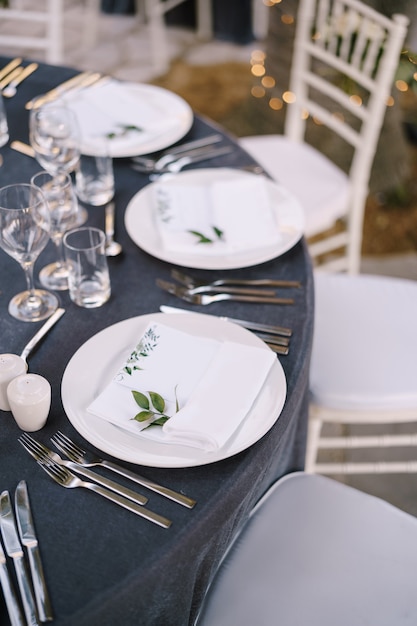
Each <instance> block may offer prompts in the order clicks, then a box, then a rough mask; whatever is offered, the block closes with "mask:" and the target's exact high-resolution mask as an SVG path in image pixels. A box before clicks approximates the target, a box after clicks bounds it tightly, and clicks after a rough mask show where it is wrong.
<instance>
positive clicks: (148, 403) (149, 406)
mask: <svg viewBox="0 0 417 626" xmlns="http://www.w3.org/2000/svg"><path fill="white" fill-rule="evenodd" d="M147 393H148V395H149V398H148V397H147V396H146V395H145V394H144V393H141V392H140V391H134V390H132V395H133V398H134V399H135V402H136V404H137V405H138V406H139V407H140V408H141V409H142V411H140V412H139V413H137V414H136V415H135V417H133V418H132V419H134V420H136V421H137V422H146V421H148V420H152V421H151V422H150V423H149V424H148V425H147V426H145V428H149V426H163V425H164V424H165V422H167V421H168V420H169V418H170V416H169V415H167V414H166V413H165V412H164V411H165V407H166V402H165V400H164V398H163V397H162V396H161V395H160V394H159V393H156V391H148V392H147ZM178 410H179V406H178V399H177V397H176V395H175V412H177V411H178ZM143 430H145V429H143Z"/></svg>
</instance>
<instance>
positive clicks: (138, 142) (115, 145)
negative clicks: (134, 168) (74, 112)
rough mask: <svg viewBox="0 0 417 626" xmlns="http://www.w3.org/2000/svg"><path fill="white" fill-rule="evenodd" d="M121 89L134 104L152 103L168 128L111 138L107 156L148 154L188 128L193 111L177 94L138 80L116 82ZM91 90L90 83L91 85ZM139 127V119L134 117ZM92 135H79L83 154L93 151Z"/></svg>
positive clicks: (173, 141) (183, 133)
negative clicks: (133, 81)
mask: <svg viewBox="0 0 417 626" xmlns="http://www.w3.org/2000/svg"><path fill="white" fill-rule="evenodd" d="M117 86H118V88H119V89H120V91H121V92H123V91H126V92H127V93H128V95H129V97H130V98H132V97H133V98H137V100H138V103H139V102H143V101H146V102H147V104H148V105H150V106H152V108H153V110H154V112H155V111H157V112H158V113H159V114H160V117H161V125H162V124H163V125H165V124H166V123H167V122H168V121H172V128H171V127H170V129H169V130H168V131H166V132H163V133H161V132H155V133H154V134H153V136H151V137H149V135H148V137H147V140H145V141H143V139H141V136H140V133H134V132H133V133H129V135H126V136H124V137H115V138H114V139H112V140H111V141H110V142H109V151H110V156H112V157H115V158H117V157H132V156H136V155H138V156H139V155H141V154H148V153H151V152H157V151H158V150H163V149H164V148H167V147H168V146H171V145H172V144H174V143H176V142H177V141H179V140H180V139H181V138H182V137H184V135H186V134H187V133H188V131H189V130H190V128H191V126H192V124H193V120H194V114H193V111H192V109H191V107H190V105H189V104H188V103H187V102H186V101H185V100H184V99H183V98H181V97H180V96H178V95H177V94H175V93H173V92H172V91H168V90H167V89H164V88H163V87H156V86H154V85H146V84H139V83H128V82H120V83H117ZM91 89H94V86H92V87H91ZM66 104H67V106H68V107H69V108H71V98H68V99H67V100H66ZM138 125H139V126H140V120H138ZM92 146H94V138H92V137H89V136H88V135H87V136H85V135H84V136H83V137H81V151H82V152H83V153H84V154H92V153H94V148H93V147H92Z"/></svg>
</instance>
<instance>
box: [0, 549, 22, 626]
mask: <svg viewBox="0 0 417 626" xmlns="http://www.w3.org/2000/svg"><path fill="white" fill-rule="evenodd" d="M0 584H1V587H2V589H3V596H4V599H5V602H6V607H7V612H8V614H9V617H10V622H11V625H12V626H26V621H25V619H24V617H23V613H22V611H21V610H20V605H19V601H18V599H17V596H16V592H15V590H14V587H13V584H12V581H11V579H10V575H9V570H8V569H7V565H6V557H5V554H4V552H3V548H2V547H1V543H0Z"/></svg>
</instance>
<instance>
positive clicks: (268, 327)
mask: <svg viewBox="0 0 417 626" xmlns="http://www.w3.org/2000/svg"><path fill="white" fill-rule="evenodd" d="M159 310H160V311H161V313H192V314H193V315H199V313H195V312H194V311H189V310H188V309H180V308H178V307H174V306H167V305H166V304H161V306H160V307H159ZM204 315H205V314H204ZM215 317H217V318H218V319H220V320H223V321H224V322H233V324H238V325H239V326H243V327H244V328H247V329H248V330H258V331H259V332H264V333H270V334H272V335H280V336H282V337H291V335H292V330H291V328H285V327H283V326H273V325H272V324H259V323H258V322H249V321H247V320H238V319H235V318H234V317H224V316H222V315H216V316H215Z"/></svg>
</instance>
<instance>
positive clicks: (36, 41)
mask: <svg viewBox="0 0 417 626" xmlns="http://www.w3.org/2000/svg"><path fill="white" fill-rule="evenodd" d="M34 6H36V8H34ZM62 12H63V0H41V2H37V3H36V5H33V3H31V5H25V4H24V3H23V2H16V3H15V4H14V3H11V4H10V7H9V8H2V9H0V46H1V47H2V48H8V49H10V50H13V49H15V48H18V49H19V50H22V49H23V50H24V49H29V50H41V51H44V54H45V61H47V62H48V63H56V64H58V63H62V60H63V50H62V47H63V46H62V44H63V42H62V39H63V37H62Z"/></svg>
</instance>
